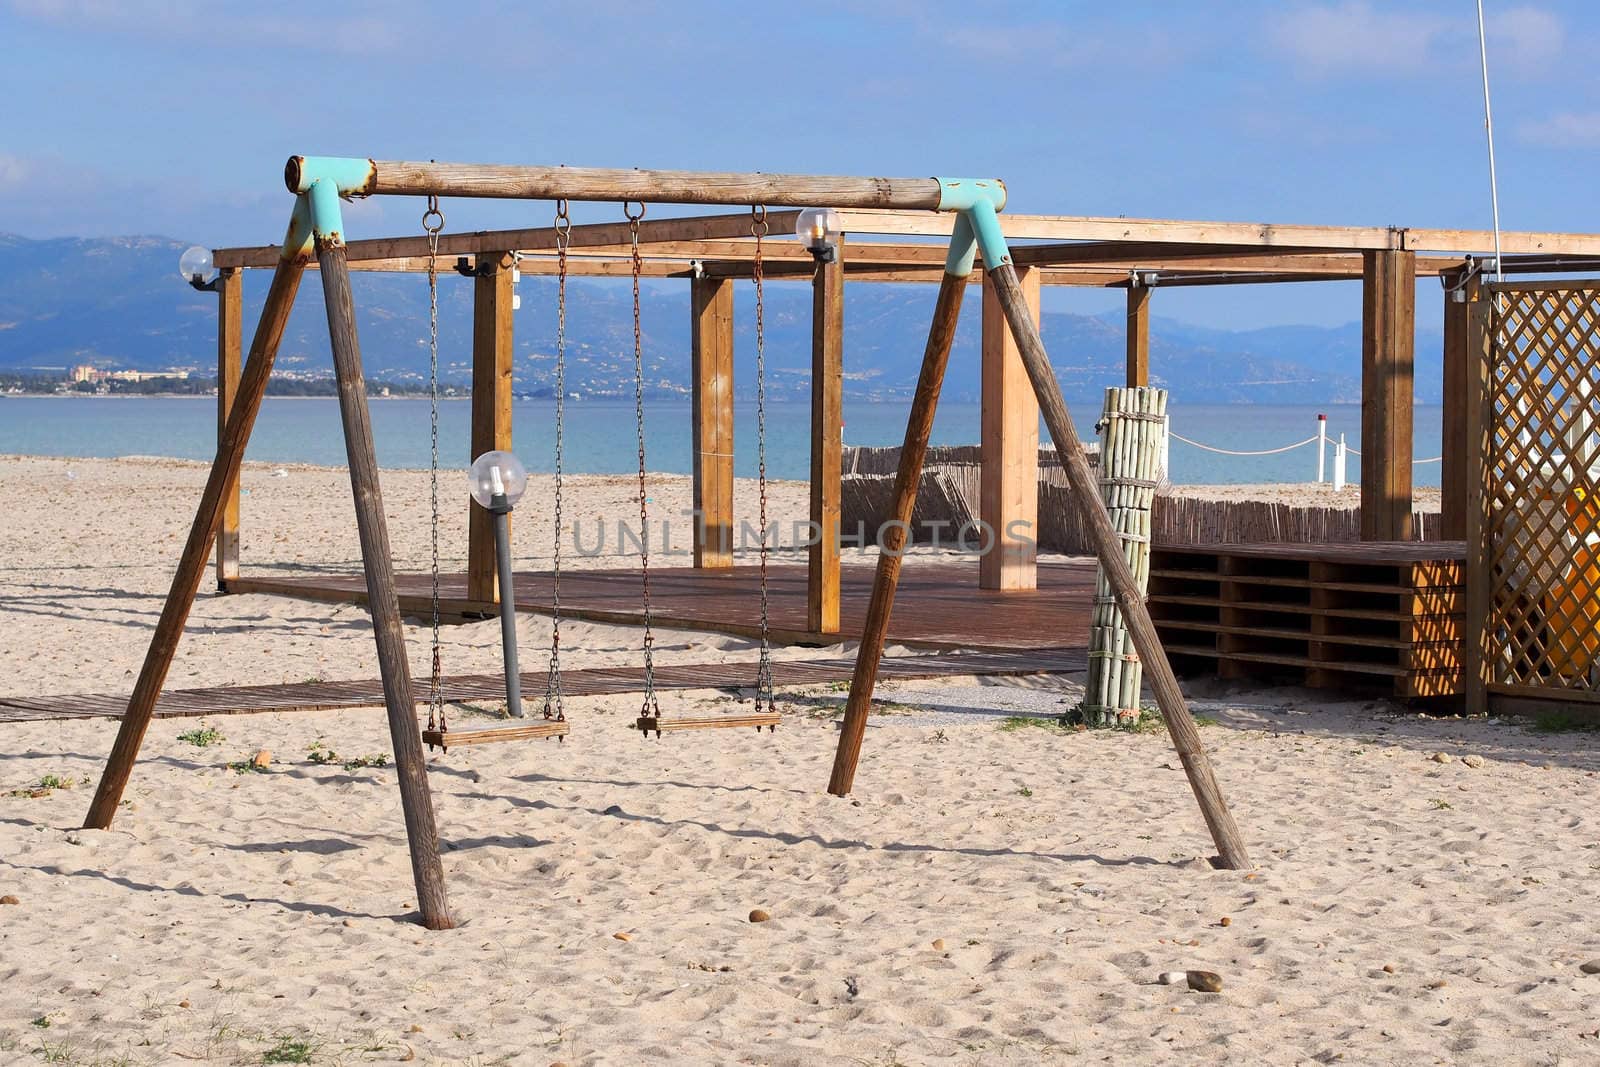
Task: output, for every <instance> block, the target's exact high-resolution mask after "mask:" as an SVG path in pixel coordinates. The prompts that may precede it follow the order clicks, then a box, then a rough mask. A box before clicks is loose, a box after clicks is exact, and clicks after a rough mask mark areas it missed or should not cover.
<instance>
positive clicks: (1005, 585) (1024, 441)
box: [978, 267, 1040, 590]
mask: <svg viewBox="0 0 1600 1067" xmlns="http://www.w3.org/2000/svg"><path fill="white" fill-rule="evenodd" d="M1017 277H1018V280H1019V281H1020V282H1021V284H1022V292H1023V295H1024V297H1026V299H1027V301H1028V307H1029V309H1030V312H1031V314H1032V315H1033V318H1034V322H1035V324H1037V323H1038V321H1039V280H1040V271H1039V270H1038V269H1037V268H1033V267H1023V268H1021V269H1019V270H1018V271H1017ZM982 399H983V405H982V411H981V414H980V422H981V432H980V436H979V441H980V443H981V447H980V455H981V457H982V467H983V469H982V472H981V475H980V478H979V481H978V518H979V520H980V521H981V522H982V523H983V524H984V526H985V527H986V528H987V530H988V531H991V532H990V533H988V534H986V538H987V539H988V540H989V546H988V550H987V551H986V552H984V553H983V555H981V556H979V557H978V586H979V587H980V588H982V589H1012V590H1016V589H1036V588H1038V584H1039V576H1038V566H1037V562H1036V558H1037V555H1038V550H1037V542H1038V539H1039V402H1038V400H1036V399H1035V398H1034V395H1033V386H1032V385H1030V384H1029V383H1028V372H1027V370H1026V368H1024V367H1023V365H1022V357H1021V355H1019V354H1018V352H1017V344H1016V342H1015V341H1014V340H1012V337H1011V330H1010V329H1009V328H1008V327H1007V326H1006V316H1005V311H1004V310H1003V309H1002V308H1001V307H1000V302H999V301H998V300H997V299H995V295H994V293H993V291H992V287H991V286H988V285H985V286H984V287H983V354H982Z"/></svg>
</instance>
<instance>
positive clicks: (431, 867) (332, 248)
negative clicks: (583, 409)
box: [317, 239, 509, 930]
mask: <svg viewBox="0 0 1600 1067" xmlns="http://www.w3.org/2000/svg"><path fill="white" fill-rule="evenodd" d="M317 262H318V264H319V265H320V267H321V269H322V290H323V294H324V296H325V298H326V300H327V305H328V334H329V338H330V339H331V341H332V347H333V370H334V374H335V376H336V377H337V378H338V382H339V415H340V417H341V419H342V421H343V423H344V444H345V453H346V455H347V456H348V457H349V463H350V488H351V491H352V493H353V494H354V496H355V505H356V527H357V530H358V532H359V533H360V536H361V563H362V568H363V570H365V572H366V578H367V609H368V611H369V612H370V613H371V615H372V632H373V637H374V638H375V640H376V642H377V646H378V670H379V673H380V674H381V675H382V676H383V702H384V706H385V707H386V708H387V709H388V712H389V736H390V738H391V740H392V742H393V745H394V763H395V771H396V776H397V777H398V778H399V780H400V807H401V809H402V811H403V812H404V813H405V821H406V837H407V838H408V839H409V841H410V843H411V873H412V876H413V878H414V879H415V881H416V887H417V905H418V909H419V910H420V911H421V912H422V923H423V925H424V926H426V927H427V928H428V929H430V930H448V929H450V928H451V927H452V926H454V925H455V924H454V922H453V921H452V920H451V918H450V908H449V904H448V903H447V901H446V899H445V891H444V871H443V868H442V867H441V866H440V864H439V834H438V830H437V829H436V827H435V824H434V818H433V796H432V794H431V793H429V791H428V771H427V766H426V763H425V761H424V757H423V754H422V732H421V730H419V729H418V727H417V705H416V697H415V695H414V694H413V692H412V688H411V666H410V664H409V663H408V662H407V660H406V638H405V631H404V629H403V628H402V627H401V624H400V602H399V599H398V597H397V596H396V594H395V586H394V561H393V558H392V557H391V555H390V550H389V528H388V523H387V521H386V519H385V518H384V512H383V493H382V491H381V490H380V488H379V485H378V457H377V454H376V452H375V450H374V447H373V443H372V414H371V412H370V411H368V410H367V384H366V380H365V378H364V377H363V375H362V370H361V345H360V342H359V341H358V340H357V338H356V319H355V306H354V303H353V302H352V300H351V297H350V272H349V268H348V265H347V264H346V262H345V250H344V245H342V244H340V243H337V241H336V240H330V241H323V240H320V239H319V240H318V242H317ZM507 307H508V310H509V301H508V302H507Z"/></svg>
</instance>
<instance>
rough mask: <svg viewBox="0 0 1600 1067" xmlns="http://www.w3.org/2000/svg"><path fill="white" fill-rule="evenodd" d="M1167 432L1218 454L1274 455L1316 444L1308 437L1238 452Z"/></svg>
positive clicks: (1176, 438) (1315, 440) (1175, 437)
mask: <svg viewBox="0 0 1600 1067" xmlns="http://www.w3.org/2000/svg"><path fill="white" fill-rule="evenodd" d="M1167 433H1168V434H1169V435H1170V436H1171V437H1172V438H1173V439H1174V440H1178V441H1182V442H1183V443H1184V444H1186V445H1192V446H1193V447H1195V448H1198V449H1200V450H1202V451H1204V452H1215V453H1217V454H1218V455H1220V456H1275V455H1277V454H1278V453H1280V452H1293V451H1294V450H1295V449H1297V448H1304V447H1305V446H1306V445H1312V444H1316V442H1317V439H1316V438H1315V437H1308V438H1306V439H1305V440H1304V441H1296V442H1295V443H1294V444H1292V445H1284V446H1283V447H1282V448H1264V449H1261V450H1260V451H1258V452H1240V451H1235V450H1233V449H1231V448H1213V447H1212V446H1211V445H1203V444H1201V443H1200V442H1199V441H1191V440H1189V439H1188V438H1187V437H1185V436H1183V434H1181V433H1173V432H1172V431H1171V430H1168V431H1167Z"/></svg>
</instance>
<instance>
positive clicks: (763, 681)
mask: <svg viewBox="0 0 1600 1067" xmlns="http://www.w3.org/2000/svg"><path fill="white" fill-rule="evenodd" d="M767 229H768V226H767V209H766V207H765V206H758V207H752V208H751V209H750V234H751V236H753V237H754V238H755V239H756V250H755V256H754V257H753V259H752V262H751V267H750V274H751V277H752V278H753V279H754V280H755V283H756V486H757V489H758V492H759V496H760V510H759V513H758V517H757V521H758V522H759V523H760V524H761V659H760V663H759V665H758V666H757V667H756V711H757V712H758V713H759V712H761V711H762V710H767V711H776V710H777V700H776V699H775V698H774V697H773V695H772V636H771V630H770V626H769V625H768V611H767V555H768V553H769V552H770V550H771V546H770V545H769V544H768V542H767V334H766V290H765V284H764V281H765V280H764V278H763V269H762V268H763V264H762V247H761V246H762V241H763V239H764V238H765V237H766V236H767Z"/></svg>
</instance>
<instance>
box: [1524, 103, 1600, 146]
mask: <svg viewBox="0 0 1600 1067" xmlns="http://www.w3.org/2000/svg"><path fill="white" fill-rule="evenodd" d="M1517 133H1518V135H1519V136H1521V138H1522V139H1523V140H1524V141H1528V142H1531V143H1533V144H1538V145H1544V146H1545V147H1546V148H1600V111H1589V112H1574V111H1563V112H1561V113H1560V114H1556V115H1551V116H1550V117H1549V118H1547V119H1543V120H1541V121H1539V122H1529V123H1526V124H1524V125H1523V126H1521V127H1520V128H1519V129H1518V130H1517Z"/></svg>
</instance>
